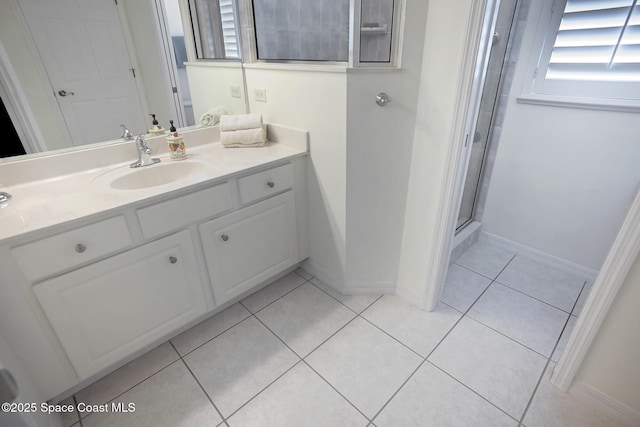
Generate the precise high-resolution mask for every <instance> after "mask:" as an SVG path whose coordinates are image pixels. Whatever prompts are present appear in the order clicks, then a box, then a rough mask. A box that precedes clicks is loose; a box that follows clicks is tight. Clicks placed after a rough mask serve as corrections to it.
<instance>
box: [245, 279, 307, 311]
mask: <svg viewBox="0 0 640 427" xmlns="http://www.w3.org/2000/svg"><path fill="white" fill-rule="evenodd" d="M300 277H302V276H300ZM302 278H303V279H304V277H302ZM276 282H277V280H276ZM276 282H273V283H270V284H268V285H267V286H265V287H264V288H262V289H266V288H268V287H269V286H271V285H273V284H274V283H276ZM307 283H311V279H309V280H306V279H305V281H304V282H302V283H300V284H299V285H297V286H296V287H295V288H293V289H291V290H290V291H287V292H286V293H284V294H282V295H280V296H279V297H278V298H276V299H274V300H273V301H271V302H270V303H269V304H267V305H265V306H264V307H262V308H260V309H259V310H256V312H255V313H254V312H253V311H251V310H249V308H248V307H247V306H245V305H244V304H243V303H242V301H244V300H245V299H247V298H249V297H250V296H251V295H254V294H251V295H248V296H246V297H245V298H243V299H242V300H240V301H238V304H240V305H242V306H243V307H244V308H245V309H246V310H247V311H248V312H249V313H251V314H252V315H255V314H258V313H260V312H261V311H262V310H264V309H266V308H267V307H269V306H270V305H272V304H275V303H276V302H277V301H280V300H281V299H282V298H284V297H286V296H287V295H289V294H290V293H291V292H293V291H295V290H296V289H298V288H299V287H301V286H304V285H306V284H307ZM311 284H312V285H313V283H311ZM262 289H260V291H261V290H262ZM260 291H257V292H260ZM257 292H256V293H257Z"/></svg>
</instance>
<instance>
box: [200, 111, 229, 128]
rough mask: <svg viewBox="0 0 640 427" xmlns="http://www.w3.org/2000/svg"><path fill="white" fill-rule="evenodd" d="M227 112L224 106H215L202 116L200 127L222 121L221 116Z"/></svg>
mask: <svg viewBox="0 0 640 427" xmlns="http://www.w3.org/2000/svg"><path fill="white" fill-rule="evenodd" d="M225 114H227V110H226V109H225V108H224V107H215V108H212V109H211V110H209V111H207V112H206V113H204V114H203V115H202V116H200V122H199V123H198V127H207V126H213V125H216V124H218V123H220V117H222V116H223V115H225Z"/></svg>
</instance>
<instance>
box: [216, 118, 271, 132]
mask: <svg viewBox="0 0 640 427" xmlns="http://www.w3.org/2000/svg"><path fill="white" fill-rule="evenodd" d="M255 128H262V116H261V115H260V114H236V115H228V116H227V115H223V116H222V117H220V130H221V131H226V130H243V129H255Z"/></svg>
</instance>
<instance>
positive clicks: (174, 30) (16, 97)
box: [0, 0, 247, 161]
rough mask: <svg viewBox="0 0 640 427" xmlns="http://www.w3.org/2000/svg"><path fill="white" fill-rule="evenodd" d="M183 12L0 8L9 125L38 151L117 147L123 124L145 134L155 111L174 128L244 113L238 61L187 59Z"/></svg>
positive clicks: (41, 2)
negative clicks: (221, 111) (209, 116)
mask: <svg viewBox="0 0 640 427" xmlns="http://www.w3.org/2000/svg"><path fill="white" fill-rule="evenodd" d="M223 2H224V0H223V1H220V2H219V3H223ZM179 3H183V4H182V5H181V4H179ZM215 3H218V1H217V0H215ZM226 4H227V5H228V4H231V0H227V1H226ZM180 6H182V10H183V11H184V10H186V11H187V13H188V12H189V8H188V7H186V6H187V2H186V1H184V0H145V1H141V0H118V2H117V5H116V4H115V2H112V1H85V0H82V1H78V0H12V1H3V2H2V3H0V97H1V98H2V101H3V102H2V103H3V104H4V106H5V108H6V110H7V115H8V117H9V118H10V119H11V120H10V122H9V124H7V122H6V120H4V121H3V122H2V124H3V126H10V125H11V124H13V127H15V129H16V131H17V133H18V135H19V136H20V139H21V140H22V141H23V145H26V144H28V141H33V143H31V144H30V145H29V146H27V147H25V148H26V152H27V153H39V152H43V151H49V150H59V149H74V148H78V147H83V146H86V144H89V143H102V142H105V141H111V142H119V141H120V136H121V134H122V130H121V129H120V127H119V124H120V123H124V124H126V125H127V127H128V128H129V129H130V130H131V132H132V133H134V134H138V133H143V132H146V131H147V130H148V128H149V127H150V125H151V120H152V119H151V117H149V114H151V113H155V114H156V116H157V118H158V120H159V122H160V124H161V125H162V126H164V127H166V128H168V127H169V120H170V119H172V120H174V123H175V124H179V125H180V126H181V127H182V126H188V125H193V124H197V123H198V121H199V118H200V116H201V115H202V114H203V113H205V112H206V111H208V110H210V109H212V108H214V107H219V106H220V107H223V108H225V109H226V110H227V111H228V112H229V113H232V114H235V113H245V112H247V106H246V102H245V96H244V92H245V89H244V88H245V84H244V77H243V71H242V65H241V63H240V61H239V60H237V59H236V60H235V61H229V60H227V61H194V62H189V61H188V60H187V56H188V54H187V52H189V49H188V48H189V47H188V46H185V39H186V42H187V45H188V44H189V39H190V37H184V34H183V33H182V32H181V29H182V27H183V25H184V24H185V23H189V22H190V21H189V19H190V16H186V17H185V16H184V14H182V15H181V14H180V10H181V7H180ZM234 7H235V6H234ZM189 58H195V56H193V55H189ZM212 77H213V78H212ZM25 123H26V125H25ZM30 123H35V124H36V126H35V127H31V126H30ZM38 141H42V142H38ZM34 155H38V154H34ZM12 159H16V158H15V157H11V158H7V159H5V160H4V161H7V160H12Z"/></svg>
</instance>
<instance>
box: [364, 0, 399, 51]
mask: <svg viewBox="0 0 640 427" xmlns="http://www.w3.org/2000/svg"><path fill="white" fill-rule="evenodd" d="M393 11H394V0H362V8H361V17H360V62H390V61H391V34H392V26H393Z"/></svg>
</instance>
